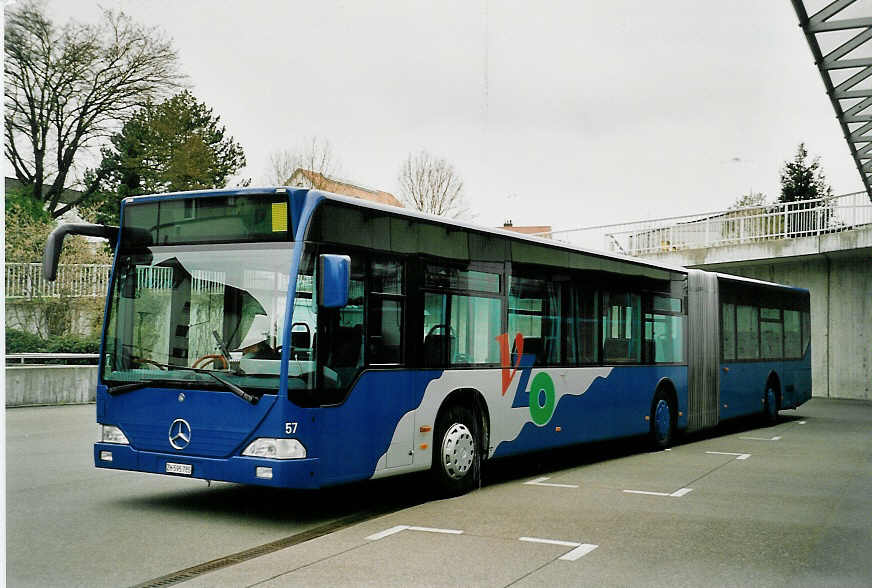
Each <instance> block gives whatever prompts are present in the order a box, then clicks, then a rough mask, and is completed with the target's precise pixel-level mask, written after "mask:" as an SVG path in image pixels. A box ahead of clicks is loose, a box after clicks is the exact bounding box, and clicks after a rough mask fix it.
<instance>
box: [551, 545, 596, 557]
mask: <svg viewBox="0 0 872 588" xmlns="http://www.w3.org/2000/svg"><path fill="white" fill-rule="evenodd" d="M597 547H599V545H593V544H592V543H582V544H581V545H579V546H578V547H576V548H575V549H573V550H572V551H570V552H569V553H564V554H563V555H561V556H560V557H559V558H558V559H562V560H565V561H575V560H577V559H579V558H582V557H584V556H585V555H587V554H588V553H590V552H591V551H593V550H594V549H596V548H597Z"/></svg>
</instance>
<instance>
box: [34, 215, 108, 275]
mask: <svg viewBox="0 0 872 588" xmlns="http://www.w3.org/2000/svg"><path fill="white" fill-rule="evenodd" d="M67 235H86V236H88V237H100V238H101V239H106V240H107V241H109V244H110V245H112V247H115V242H116V241H117V240H118V227H110V226H107V225H90V224H81V223H80V224H72V223H71V224H66V225H61V226H59V227H58V228H56V229H55V230H54V231H52V232H51V235H49V236H48V240H47V241H46V242H45V252H44V253H43V256H42V275H43V276H44V277H45V279H46V280H48V281H49V282H54V281H55V279H56V278H57V276H58V260H59V259H60V257H61V248H63V246H64V237H66V236H67Z"/></svg>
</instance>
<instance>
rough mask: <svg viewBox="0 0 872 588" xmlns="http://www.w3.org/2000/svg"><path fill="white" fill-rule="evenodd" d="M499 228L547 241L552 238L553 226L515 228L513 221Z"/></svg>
mask: <svg viewBox="0 0 872 588" xmlns="http://www.w3.org/2000/svg"><path fill="white" fill-rule="evenodd" d="M497 228H498V229H503V230H504V231H514V232H516V233H521V234H523V235H539V236H540V237H545V238H547V239H550V238H551V234H550V233H551V225H528V226H515V225H513V224H512V221H506V222H505V223H504V224H503V226H501V227H497Z"/></svg>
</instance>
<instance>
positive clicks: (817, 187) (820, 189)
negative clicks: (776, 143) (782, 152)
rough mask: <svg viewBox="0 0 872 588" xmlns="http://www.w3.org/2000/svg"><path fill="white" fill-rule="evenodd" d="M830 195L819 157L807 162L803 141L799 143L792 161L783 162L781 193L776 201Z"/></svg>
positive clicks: (812, 198) (809, 198)
mask: <svg viewBox="0 0 872 588" xmlns="http://www.w3.org/2000/svg"><path fill="white" fill-rule="evenodd" d="M832 195H833V191H832V188H830V185H829V184H828V183H827V180H826V178H825V177H824V172H823V169H822V168H821V163H820V157H815V158H814V159H812V160H811V161H810V162H809V161H808V150H807V149H806V148H805V143H800V144H799V147H798V148H797V149H796V155H795V156H794V157H793V161H786V162H784V167H783V168H781V195H780V196H779V197H778V201H779V202H799V201H802V200H815V199H817V198H829V197H830V196H832Z"/></svg>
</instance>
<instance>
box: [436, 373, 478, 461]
mask: <svg viewBox="0 0 872 588" xmlns="http://www.w3.org/2000/svg"><path fill="white" fill-rule="evenodd" d="M455 405H457V406H464V407H466V408H468V409H470V410H471V411H472V413H473V415H475V419H476V422H477V423H478V425H479V441H480V443H481V447H482V449H483V451H482V452H481V455H482V458H483V459H486V458H487V457H488V455H489V454H490V450H489V449H488V443H489V442H490V411H489V410H488V407H487V402H486V401H485V399H484V396H483V395H482V393H481V392H479V391H478V390H476V389H475V388H457V389H455V390H452V391H451V392H450V393H449V394H448V396H446V397H445V399H444V400H443V401H442V404H440V405H439V410H437V411H436V421H438V420H439V417H440V416H442V413H443V412H445V411H446V410H448V409H449V408H450V407H452V406H455ZM434 422H435V421H434Z"/></svg>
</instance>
